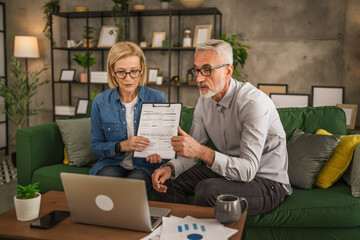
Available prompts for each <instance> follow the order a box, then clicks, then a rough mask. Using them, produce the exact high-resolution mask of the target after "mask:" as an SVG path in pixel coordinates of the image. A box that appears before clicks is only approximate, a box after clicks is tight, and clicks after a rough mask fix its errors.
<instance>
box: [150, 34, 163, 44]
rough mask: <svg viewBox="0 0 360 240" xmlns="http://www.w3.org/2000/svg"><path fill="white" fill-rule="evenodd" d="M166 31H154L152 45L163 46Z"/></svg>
mask: <svg viewBox="0 0 360 240" xmlns="http://www.w3.org/2000/svg"><path fill="white" fill-rule="evenodd" d="M165 36H166V33H165V32H154V34H153V40H152V44H151V47H162V43H163V40H165Z"/></svg>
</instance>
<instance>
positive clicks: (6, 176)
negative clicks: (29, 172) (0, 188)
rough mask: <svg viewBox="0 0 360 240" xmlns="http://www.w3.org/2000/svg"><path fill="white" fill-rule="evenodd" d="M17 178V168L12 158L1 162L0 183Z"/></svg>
mask: <svg viewBox="0 0 360 240" xmlns="http://www.w3.org/2000/svg"><path fill="white" fill-rule="evenodd" d="M16 178H17V170H16V167H15V166H14V165H13V163H12V161H11V159H10V158H8V159H5V160H3V161H1V162H0V185H1V184H5V183H8V182H10V181H11V180H14V179H16Z"/></svg>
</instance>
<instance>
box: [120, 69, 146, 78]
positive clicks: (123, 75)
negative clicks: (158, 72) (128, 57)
mask: <svg viewBox="0 0 360 240" xmlns="http://www.w3.org/2000/svg"><path fill="white" fill-rule="evenodd" d="M114 73H115V76H116V77H117V78H119V79H124V78H126V76H127V75H128V74H129V76H130V77H131V78H137V77H139V76H140V73H141V69H140V70H131V71H130V72H125V71H117V72H115V71H114Z"/></svg>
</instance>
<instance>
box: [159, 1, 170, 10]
mask: <svg viewBox="0 0 360 240" xmlns="http://www.w3.org/2000/svg"><path fill="white" fill-rule="evenodd" d="M169 5H170V3H169V2H161V9H168V8H169Z"/></svg>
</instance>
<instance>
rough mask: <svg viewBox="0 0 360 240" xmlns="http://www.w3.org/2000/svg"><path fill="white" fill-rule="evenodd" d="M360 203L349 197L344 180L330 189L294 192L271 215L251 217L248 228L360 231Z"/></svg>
mask: <svg viewBox="0 0 360 240" xmlns="http://www.w3.org/2000/svg"><path fill="white" fill-rule="evenodd" d="M359 212H360V201H359V199H358V198H354V197H353V196H351V194H350V188H349V187H348V186H347V185H346V183H345V182H344V181H343V180H339V181H338V182H336V183H335V184H334V185H333V186H332V187H331V188H327V189H320V188H313V189H311V190H303V189H298V188H294V189H293V193H292V195H291V196H287V197H286V198H285V200H284V202H283V203H282V204H281V205H280V206H279V207H278V208H276V209H275V210H273V211H272V212H270V213H267V214H262V215H256V216H248V217H247V218H246V225H249V226H254V227H265V226H267V227H298V228H299V227H311V228H315V227H326V228H331V227H334V228H340V227H346V228H350V227H359V226H360V214H359Z"/></svg>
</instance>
